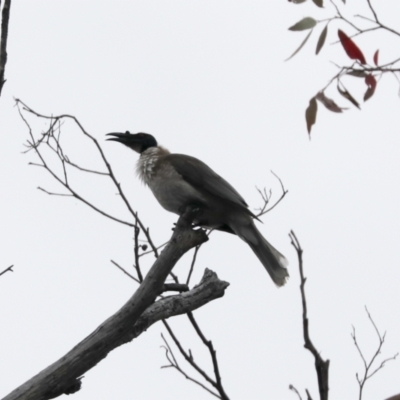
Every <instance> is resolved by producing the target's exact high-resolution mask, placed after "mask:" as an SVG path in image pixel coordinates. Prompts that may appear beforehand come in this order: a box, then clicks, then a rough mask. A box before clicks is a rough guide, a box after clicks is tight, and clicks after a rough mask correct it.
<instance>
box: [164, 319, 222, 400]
mask: <svg viewBox="0 0 400 400" xmlns="http://www.w3.org/2000/svg"><path fill="white" fill-rule="evenodd" d="M163 323H164V325H165V327H166V328H167V331H168V333H169V335H170V336H171V338H172V340H173V341H174V343H175V345H176V347H178V349H179V352H180V353H181V354H182V356H183V357H184V358H185V360H186V361H187V362H188V363H189V364H190V365H191V366H192V367H193V368H194V369H195V370H196V371H197V372H198V373H199V374H200V375H201V376H202V377H203V378H204V379H205V380H206V381H207V382H208V383H209V384H211V385H212V386H213V387H214V388H215V389H217V390H218V384H217V382H216V381H214V380H213V379H212V378H211V377H210V376H209V375H208V374H207V373H206V372H205V371H204V370H203V369H202V368H201V367H200V366H199V365H198V364H197V363H196V362H195V360H194V358H193V356H192V354H191V352H190V350H189V353H188V352H186V351H185V350H184V348H183V347H182V345H181V343H180V342H179V340H178V338H177V337H176V336H175V334H174V332H173V331H172V329H171V327H170V326H169V324H168V322H167V321H163ZM219 393H220V398H221V399H223V400H229V398H228V397H224V392H223V393H221V392H219ZM225 396H226V395H225Z"/></svg>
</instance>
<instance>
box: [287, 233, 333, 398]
mask: <svg viewBox="0 0 400 400" xmlns="http://www.w3.org/2000/svg"><path fill="white" fill-rule="evenodd" d="M289 237H290V240H291V243H292V246H293V247H294V248H295V250H296V252H297V257H298V262H299V271H300V293H301V302H302V306H303V336H304V347H305V348H306V349H307V350H309V351H310V352H311V354H312V355H313V356H314V359H315V369H316V371H317V377H318V388H319V395H320V398H321V400H328V393H329V360H326V361H324V360H323V359H322V357H321V356H320V354H319V352H318V351H317V349H316V348H315V346H314V344H313V343H312V341H311V338H310V333H309V329H308V327H309V321H308V315H307V301H306V293H305V283H306V280H307V279H306V278H305V277H304V273H303V249H302V248H301V246H300V243H299V241H298V239H297V237H296V235H295V233H294V232H293V231H290V234H289ZM307 395H308V396H309V394H308V392H307ZM309 397H310V396H309Z"/></svg>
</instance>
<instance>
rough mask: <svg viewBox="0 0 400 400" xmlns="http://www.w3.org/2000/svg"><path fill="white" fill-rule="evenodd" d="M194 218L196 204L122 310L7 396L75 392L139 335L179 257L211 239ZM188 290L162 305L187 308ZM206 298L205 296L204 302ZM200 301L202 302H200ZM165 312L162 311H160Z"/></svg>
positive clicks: (37, 398) (33, 398) (32, 399)
mask: <svg viewBox="0 0 400 400" xmlns="http://www.w3.org/2000/svg"><path fill="white" fill-rule="evenodd" d="M193 218H195V213H194V212H193V209H192V208H190V207H188V208H187V209H186V210H185V212H184V214H183V215H182V216H181V217H180V218H179V220H178V223H177V225H176V228H175V231H174V233H173V235H172V237H171V240H170V241H169V243H168V245H167V246H166V247H165V249H164V250H163V251H162V253H161V254H160V256H159V257H158V258H157V260H156V261H155V263H154V264H153V266H152V267H151V269H150V271H149V272H148V274H147V275H146V277H145V278H144V280H143V282H142V284H141V285H140V286H139V288H138V289H137V290H136V292H135V293H134V294H133V296H132V297H131V298H130V299H129V301H128V302H127V303H126V304H125V305H124V306H123V307H122V308H121V309H120V310H119V311H117V312H116V313H115V314H114V315H113V316H111V317H110V318H109V319H107V320H106V321H105V322H104V323H103V324H102V325H100V326H99V328H97V329H96V331H94V332H93V333H92V334H90V335H89V336H88V337H87V338H86V339H84V340H83V341H82V342H80V343H79V344H78V345H77V346H75V347H74V348H73V349H72V350H71V351H70V352H69V353H67V354H66V355H65V356H64V357H62V358H61V359H60V360H58V361H56V362H55V363H54V364H52V365H50V366H49V367H47V368H46V369H44V370H43V371H42V372H40V373H39V374H38V375H36V376H34V377H33V378H32V379H30V380H29V381H27V382H26V383H24V384H23V385H21V386H20V387H19V388H17V389H15V390H14V391H13V392H12V393H10V394H9V395H8V396H6V397H5V398H4V399H3V400H17V399H19V400H21V399H24V400H45V399H52V398H55V397H58V396H60V395H62V394H70V393H74V392H76V391H78V390H79V389H80V387H81V377H82V375H83V374H84V373H85V372H87V371H88V370H90V369H91V368H93V367H94V366H95V365H96V364H97V363H99V362H100V361H101V360H103V359H104V358H105V357H106V356H107V355H108V353H109V352H111V351H112V350H114V349H115V348H117V347H118V346H121V345H122V344H125V343H127V342H129V341H130V340H132V339H133V338H134V337H135V332H136V329H137V324H138V323H139V321H140V317H142V316H143V314H144V312H145V311H146V309H148V307H150V306H151V305H154V306H158V305H157V303H155V304H153V303H154V302H155V300H156V298H157V296H158V295H159V294H160V293H161V292H162V289H163V285H164V282H165V279H166V278H167V276H168V274H169V273H170V272H171V270H172V268H173V267H174V265H175V264H176V263H177V261H178V260H179V259H180V258H181V257H182V255H183V254H185V253H186V252H187V251H188V250H190V249H191V248H193V247H195V246H197V245H199V244H201V243H204V242H205V241H207V239H208V238H207V235H205V233H204V231H202V230H192V228H191V223H192V221H193ZM226 286H227V284H226V283H223V284H222V287H223V288H226ZM195 289H196V288H195ZM195 289H193V290H195ZM188 293H189V292H186V293H183V294H180V295H177V296H172V299H171V298H166V299H163V300H161V302H162V303H161V308H162V309H163V310H164V307H163V306H165V304H169V303H171V304H172V305H171V306H170V308H171V309H172V310H177V309H178V310H179V312H178V313H182V312H187V311H188V310H185V307H183V306H181V307H180V308H179V307H178V305H179V304H180V302H179V300H177V299H179V298H181V299H185V300H188V299H189V297H190V296H188ZM211 293H212V290H210V289H209V288H207V289H205V291H204V294H205V295H206V299H209V300H211V299H212V294H211ZM222 295H223V290H222V291H219V293H218V296H217V297H220V296H222ZM174 298H175V299H174ZM203 300H204V297H203ZM165 302H166V303H165ZM206 302H207V301H206V300H205V301H204V302H203V304H205V303H206ZM197 304H198V303H197ZM200 305H202V304H199V305H198V306H200ZM162 314H163V313H162V312H161V311H160V312H159V315H162ZM142 325H143V326H144V329H146V326H147V324H146V323H144V324H143V323H142Z"/></svg>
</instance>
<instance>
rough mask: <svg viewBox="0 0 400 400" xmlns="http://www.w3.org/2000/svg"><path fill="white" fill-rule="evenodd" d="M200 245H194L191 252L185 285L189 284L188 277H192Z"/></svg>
mask: <svg viewBox="0 0 400 400" xmlns="http://www.w3.org/2000/svg"><path fill="white" fill-rule="evenodd" d="M200 247H201V246H196V248H195V249H194V252H193V258H192V263H191V264H190V269H189V273H188V277H187V279H186V285H189V282H190V278H191V277H192V273H193V269H194V265H195V264H196V259H197V253H198V252H199V250H200Z"/></svg>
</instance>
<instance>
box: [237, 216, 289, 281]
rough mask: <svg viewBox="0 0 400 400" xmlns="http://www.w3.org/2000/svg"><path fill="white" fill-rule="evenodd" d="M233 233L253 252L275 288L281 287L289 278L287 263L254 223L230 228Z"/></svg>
mask: <svg viewBox="0 0 400 400" xmlns="http://www.w3.org/2000/svg"><path fill="white" fill-rule="evenodd" d="M231 227H232V229H233V230H234V232H235V233H236V234H237V235H238V236H239V237H240V238H241V239H242V240H244V241H245V242H246V243H247V244H248V245H249V246H250V247H251V249H252V250H253V252H254V254H255V255H256V256H257V257H258V259H259V260H260V261H261V263H262V265H263V266H264V267H265V269H266V270H267V271H268V273H269V275H270V276H271V278H272V280H273V281H274V283H275V284H276V285H277V286H283V285H284V284H285V283H286V280H287V278H288V277H289V274H288V271H287V269H286V266H287V265H288V261H287V260H286V258H285V256H283V255H282V254H281V253H279V251H278V250H276V249H275V248H274V247H273V246H272V245H271V244H270V243H268V241H267V240H266V239H265V238H264V237H263V235H262V234H261V233H260V231H259V230H258V229H257V227H256V226H255V225H254V222H253V221H251V223H250V224H246V225H244V224H240V225H238V226H231Z"/></svg>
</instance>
